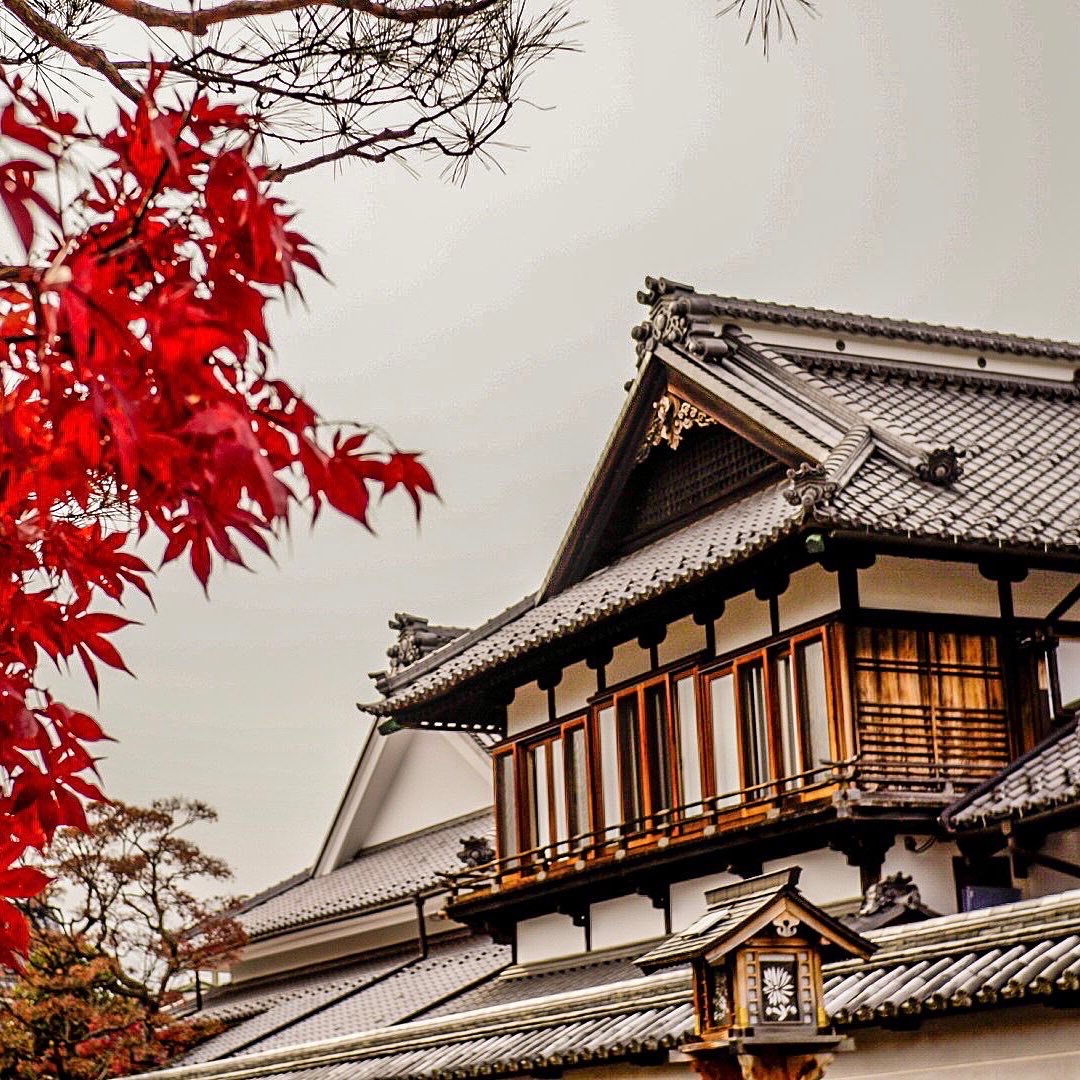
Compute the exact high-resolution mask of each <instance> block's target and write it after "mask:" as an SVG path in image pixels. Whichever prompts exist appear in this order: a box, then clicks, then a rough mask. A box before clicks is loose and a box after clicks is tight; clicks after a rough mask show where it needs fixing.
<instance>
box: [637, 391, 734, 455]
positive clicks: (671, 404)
mask: <svg viewBox="0 0 1080 1080" xmlns="http://www.w3.org/2000/svg"><path fill="white" fill-rule="evenodd" d="M653 411H654V414H655V415H654V416H653V418H652V420H650V421H649V427H648V429H647V430H646V432H645V439H644V441H643V442H642V444H641V449H639V450H638V452H637V457H636V458H635V459H634V460H635V461H636V462H641V461H644V460H645V459H646V458H647V457H648V456H649V452H650V451H651V450H652V449H653V448H654V447H656V446H659V445H660V444H661V443H666V444H667V445H668V446H669V447H671V449H672V450H678V448H679V443H680V442H682V437H683V435H684V434H685V433H686V432H687V431H689V430H690V428H694V427H713V426H714V425H715V424H717V423H718V422H719V421H717V420H714V419H713V417H711V416H710V415H709V414H708V413H707V412H702V410H701V409H699V408H698V407H697V406H696V405H691V404H690V402H689V401H686V400H684V399H683V398H681V397H679V396H678V395H677V394H673V393H672V392H671V391H670V390H669V391H668V392H667V393H666V394H664V395H662V396H661V397H660V399H659V400H658V401H657V402H655V403H654V405H653Z"/></svg>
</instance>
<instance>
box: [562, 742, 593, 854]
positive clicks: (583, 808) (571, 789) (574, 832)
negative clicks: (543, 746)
mask: <svg viewBox="0 0 1080 1080" xmlns="http://www.w3.org/2000/svg"><path fill="white" fill-rule="evenodd" d="M564 752H565V754H566V801H567V807H566V809H567V826H568V829H569V840H570V846H571V848H576V847H578V846H579V845H580V843H581V841H580V840H578V839H577V838H578V837H580V836H582V835H583V834H584V833H587V832H588V831H589V773H588V762H587V760H586V757H585V728H584V727H577V728H571V729H570V730H569V731H567V733H566V736H565V739H564Z"/></svg>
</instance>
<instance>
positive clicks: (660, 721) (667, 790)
mask: <svg viewBox="0 0 1080 1080" xmlns="http://www.w3.org/2000/svg"><path fill="white" fill-rule="evenodd" d="M645 739H646V746H645V759H646V764H647V767H648V770H649V795H650V799H651V802H652V805H651V806H650V807H649V810H650V812H651V813H653V814H659V815H661V816H660V817H659V819H658V820H657V821H655V822H654V824H656V825H661V824H663V823H664V822H665V821H666V820H669V817H670V815H666V814H663V813H662V812H663V811H665V810H670V809H671V808H672V806H673V805H674V801H675V800H674V799H673V798H672V797H671V739H670V735H669V730H668V715H667V686H666V685H665V684H664V683H658V684H656V685H655V686H647V687H645Z"/></svg>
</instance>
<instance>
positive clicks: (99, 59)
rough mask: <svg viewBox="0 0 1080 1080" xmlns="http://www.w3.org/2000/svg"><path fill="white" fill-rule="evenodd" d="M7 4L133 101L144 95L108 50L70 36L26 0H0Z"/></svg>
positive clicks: (42, 36)
mask: <svg viewBox="0 0 1080 1080" xmlns="http://www.w3.org/2000/svg"><path fill="white" fill-rule="evenodd" d="M0 2H2V3H3V5H4V7H6V8H7V9H8V11H10V12H11V14H12V15H14V16H15V18H16V19H18V20H19V22H21V23H22V24H23V26H25V27H26V29H27V30H29V31H30V32H31V33H32V34H34V35H36V36H37V37H39V38H40V39H41V40H42V41H47V42H48V43H49V44H50V45H52V46H53V47H54V48H57V49H59V50H60V51H61V52H64V53H67V54H68V56H70V57H71V58H72V59H73V60H74V61H75V62H76V63H77V64H80V65H82V66H83V67H85V68H89V69H90V70H92V71H96V72H97V73H98V74H99V75H103V76H104V77H105V78H106V79H108V81H109V82H110V83H112V85H113V86H115V87H116V89H117V90H119V91H120V93H121V94H123V95H124V97H126V98H128V99H129V100H131V101H138V100H139V98H140V97H141V96H142V95H141V94H140V92H139V91H138V90H136V89H135V87H134V86H132V85H131V83H129V82H128V81H127V79H125V78H124V76H123V75H121V74H120V72H119V71H117V69H116V66H115V65H114V64H113V63H112V61H111V60H110V59H109V58H108V57H107V56H106V55H105V53H104V51H103V50H101V49H99V48H97V47H96V46H94V45H86V44H84V43H83V42H81V41H76V40H75V39H74V38H73V37H69V36H68V35H67V34H65V33H64V32H63V31H62V30H61V29H60V28H59V27H57V26H54V25H53V24H52V23H51V22H49V20H48V19H46V18H45V17H44V16H43V15H41V14H40V13H39V12H38V11H36V10H35V9H34V8H33V7H31V6H30V4H28V3H26V0H0Z"/></svg>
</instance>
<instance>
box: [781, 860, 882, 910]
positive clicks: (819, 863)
mask: <svg viewBox="0 0 1080 1080" xmlns="http://www.w3.org/2000/svg"><path fill="white" fill-rule="evenodd" d="M785 866H801V867H802V876H801V877H800V878H799V885H798V888H799V891H800V892H802V893H803V895H804V896H806V898H807V899H808V900H809V901H810V902H811V903H814V904H835V903H837V902H838V901H841V900H857V899H858V898H859V897H860V896H861V895H862V890H861V889H860V888H859V868H858V867H857V866H848V863H847V857H846V856H845V855H843V854H841V853H840V852H839V851H829V850H828V849H825V850H822V851H804V852H800V853H799V854H798V855H791V856H789V857H788V858H786V859H774V860H773V861H772V862H767V863H765V864H764V865H763V867H762V870H763V871H764V873H766V874H771V873H772V872H773V871H774V870H783V869H784V867H785Z"/></svg>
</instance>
